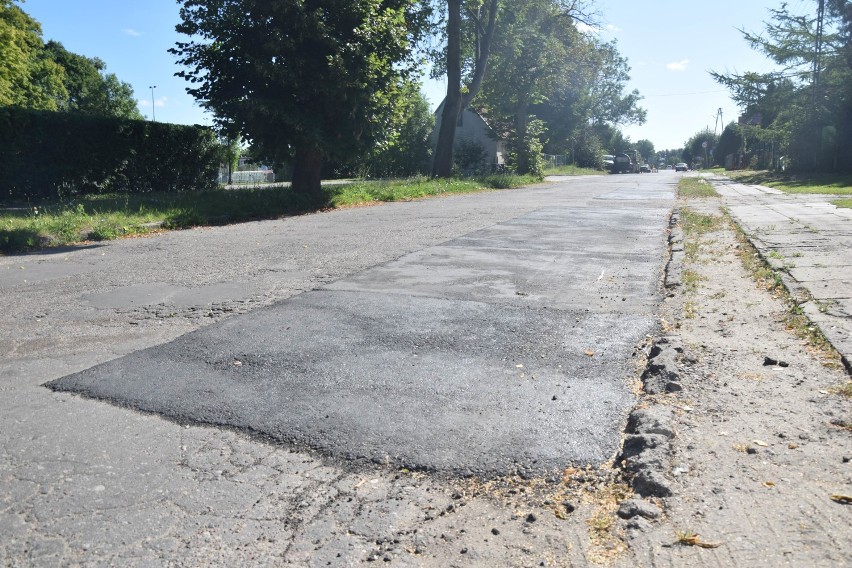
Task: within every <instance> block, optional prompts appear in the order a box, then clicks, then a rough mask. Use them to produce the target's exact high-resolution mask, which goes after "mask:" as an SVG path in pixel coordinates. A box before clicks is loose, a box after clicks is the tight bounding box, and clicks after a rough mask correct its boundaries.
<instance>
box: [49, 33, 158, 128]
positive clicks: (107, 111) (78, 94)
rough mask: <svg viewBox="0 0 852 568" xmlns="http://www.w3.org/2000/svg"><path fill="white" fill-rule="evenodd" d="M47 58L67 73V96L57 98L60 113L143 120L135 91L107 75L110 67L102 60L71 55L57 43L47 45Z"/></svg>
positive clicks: (65, 76) (65, 74)
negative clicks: (106, 71) (134, 94)
mask: <svg viewBox="0 0 852 568" xmlns="http://www.w3.org/2000/svg"><path fill="white" fill-rule="evenodd" d="M44 56H45V57H46V58H48V59H49V60H51V61H53V62H54V63H56V64H57V65H58V66H59V67H61V68H62V70H63V71H64V81H63V83H64V85H65V91H66V93H67V95H66V96H63V97H58V98H57V101H56V103H57V108H58V109H59V110H61V111H64V112H79V113H83V114H92V115H100V116H114V117H117V118H129V119H136V120H142V118H143V117H142V114H141V113H140V112H139V108H138V107H137V104H136V98H135V97H134V96H133V88H132V87H131V86H130V85H129V84H128V83H124V82H122V81H119V80H118V78H117V77H116V76H115V74H113V73H105V70H106V64H105V63H104V62H103V61H101V60H100V59H98V58H89V57H84V56H82V55H77V54H76V53H71V52H70V51H68V50H66V49H65V48H64V47H63V46H62V44H61V43H59V42H56V41H49V42H47V43H46V44H45V45H44Z"/></svg>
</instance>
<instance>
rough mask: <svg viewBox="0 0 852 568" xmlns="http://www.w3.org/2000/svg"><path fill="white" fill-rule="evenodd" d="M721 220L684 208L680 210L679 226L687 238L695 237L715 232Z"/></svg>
mask: <svg viewBox="0 0 852 568" xmlns="http://www.w3.org/2000/svg"><path fill="white" fill-rule="evenodd" d="M723 220H724V219H723V218H722V217H719V216H717V215H705V214H703V213H697V212H695V211H693V210H691V209H688V208H686V207H681V209H680V226H681V227H682V228H683V232H684V233H685V234H686V236H687V237H695V236H697V235H703V234H705V233H710V232H713V231H715V230H717V229H718V228H719V227H720V226H721V224H722V222H723Z"/></svg>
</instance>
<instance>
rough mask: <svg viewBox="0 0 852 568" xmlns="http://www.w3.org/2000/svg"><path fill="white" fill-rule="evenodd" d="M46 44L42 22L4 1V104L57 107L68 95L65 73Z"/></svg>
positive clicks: (0, 31) (0, 75)
mask: <svg viewBox="0 0 852 568" xmlns="http://www.w3.org/2000/svg"><path fill="white" fill-rule="evenodd" d="M42 46H43V43H42V39H41V25H40V24H39V23H38V22H37V21H36V20H35V19H33V18H32V17H30V16H29V15H28V14H26V13H25V12H24V11H23V10H21V8H20V7H18V6H16V5H15V4H13V3H12V0H0V61H2V62H3V64H2V65H0V105H4V106H11V105H13V106H20V107H24V108H31V109H37V110H57V108H58V105H57V100H60V99H62V98H63V97H64V96H66V94H67V93H66V91H65V86H64V84H63V81H64V74H63V70H62V68H61V67H60V66H59V65H57V64H56V63H55V62H53V61H52V60H51V59H50V58H48V57H45V54H44V52H43V50H42Z"/></svg>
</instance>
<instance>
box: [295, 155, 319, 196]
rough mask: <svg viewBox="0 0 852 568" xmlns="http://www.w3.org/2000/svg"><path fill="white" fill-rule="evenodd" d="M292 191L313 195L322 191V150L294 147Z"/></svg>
mask: <svg viewBox="0 0 852 568" xmlns="http://www.w3.org/2000/svg"><path fill="white" fill-rule="evenodd" d="M293 191H295V192H297V193H301V194H303V195H315V196H318V195H320V193H321V192H322V151H320V149H319V148H298V149H296V158H295V160H294V162H293Z"/></svg>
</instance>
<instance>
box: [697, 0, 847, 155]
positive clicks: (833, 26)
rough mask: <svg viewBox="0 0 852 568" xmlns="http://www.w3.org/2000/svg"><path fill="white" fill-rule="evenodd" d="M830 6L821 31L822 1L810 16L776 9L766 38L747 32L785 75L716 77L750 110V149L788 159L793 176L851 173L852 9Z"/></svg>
mask: <svg viewBox="0 0 852 568" xmlns="http://www.w3.org/2000/svg"><path fill="white" fill-rule="evenodd" d="M825 6H826V7H827V10H826V13H825V18H824V20H823V25H822V26H820V25H819V21H820V19H819V17H818V6H817V2H816V1H815V2H813V8H814V11H813V12H812V13H809V14H804V15H795V14H792V13H791V12H790V10H789V8H788V6H787V5H786V4H782V5H781V7H780V8H777V9H773V10H770V16H771V18H770V21H769V22H767V23H766V29H765V30H764V33H761V34H756V33H749V32H743V36H744V38H745V40H746V42H747V43H748V44H749V45H750V46H751V47H752V48H753V49H755V50H758V51H761V52H762V53H764V54H765V55H766V56H767V57H769V58H770V59H771V60H772V61H774V62H775V63H776V64H778V65H779V66H780V68H781V69H780V70H779V71H772V72H768V73H756V72H745V73H739V74H737V73H712V75H713V77H714V78H715V79H716V80H717V81H718V82H719V83H720V84H722V85H724V86H726V87H727V88H728V89H729V90H730V92H731V96H732V98H733V99H734V100H735V101H736V102H737V103H738V104H739V106H740V107H741V108H742V109H743V111H744V115H743V118H744V123H745V124H744V126H746V127H747V128H744V129H743V132H742V133H743V135H744V139H743V143H744V144H748V141H749V140H753V141H755V142H760V143H761V144H762V145H764V146H766V147H767V148H768V149H767V151H774V153H780V154H784V155H786V156H787V158H788V164H789V165H790V167H792V168H794V169H798V170H811V171H814V170H817V171H836V170H845V171H850V170H852V43H850V39H851V38H852V36H850V32H852V30H850V25H852V2H849V1H848V0H829V1H828V2H827V3H826V4H825ZM751 147H752V148H754V145H752V146H751ZM719 159H721V157H719ZM761 160H762V161H764V162H768V161H769V160H768V159H766V158H761V159H760V160H758V161H761ZM772 161H776V160H775V159H774V158H773V159H772Z"/></svg>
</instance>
